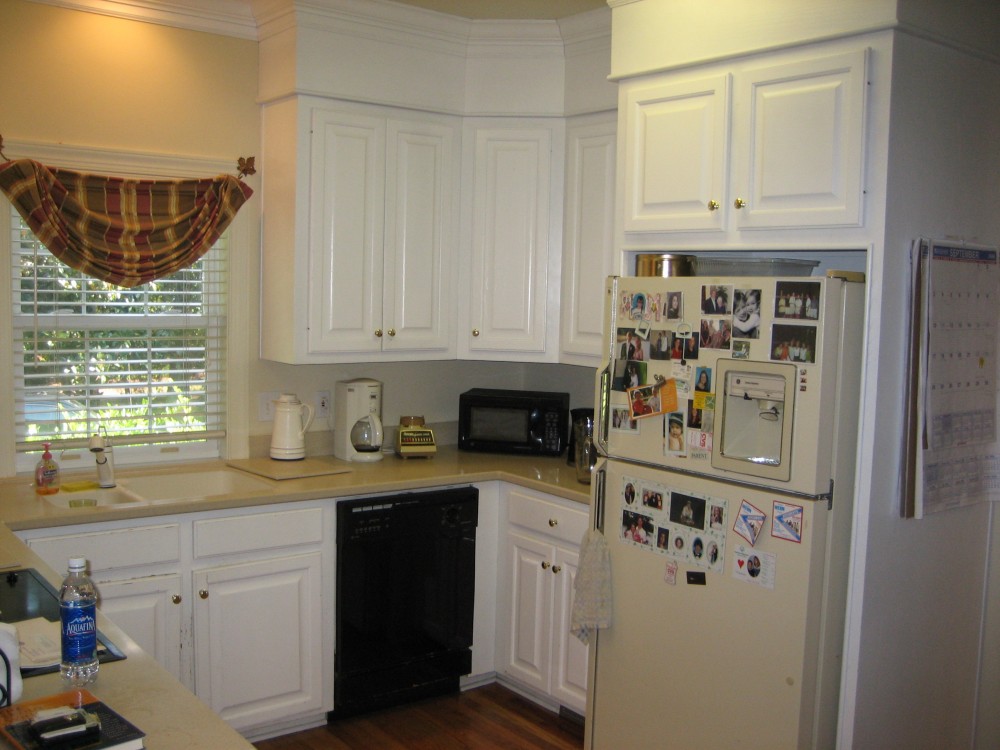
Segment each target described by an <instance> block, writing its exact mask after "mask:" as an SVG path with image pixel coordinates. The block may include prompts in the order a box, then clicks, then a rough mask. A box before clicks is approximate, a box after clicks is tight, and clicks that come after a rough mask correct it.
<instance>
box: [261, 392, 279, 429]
mask: <svg viewBox="0 0 1000 750" xmlns="http://www.w3.org/2000/svg"><path fill="white" fill-rule="evenodd" d="M279 395H280V394H279V393H278V391H265V392H263V393H258V394H257V421H258V422H273V421H274V402H275V401H277V399H278V396H279Z"/></svg>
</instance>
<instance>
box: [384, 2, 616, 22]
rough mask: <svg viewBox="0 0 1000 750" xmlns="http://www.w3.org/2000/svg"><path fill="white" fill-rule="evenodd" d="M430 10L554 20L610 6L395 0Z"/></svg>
mask: <svg viewBox="0 0 1000 750" xmlns="http://www.w3.org/2000/svg"><path fill="white" fill-rule="evenodd" d="M395 2H398V3H403V4H405V5H415V6H417V7H420V8H426V9H427V10H434V11H438V12H439V13H448V14H449V15H452V16H460V17H462V18H472V19H477V20H485V19H495V20H499V19H504V20H513V19H518V20H535V21H539V20H552V19H558V18H565V17H567V16H575V15H576V14H577V13H584V12H585V11H588V10H594V9H596V8H606V7H607V5H608V3H607V0H395Z"/></svg>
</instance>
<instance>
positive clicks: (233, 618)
mask: <svg viewBox="0 0 1000 750" xmlns="http://www.w3.org/2000/svg"><path fill="white" fill-rule="evenodd" d="M324 506H325V507H324ZM332 509H333V506H332V504H329V503H325V504H324V503H322V502H315V503H313V502H310V503H307V504H305V505H304V506H301V507H300V506H299V504H296V505H294V506H291V505H284V506H270V507H269V508H266V509H263V508H252V509H246V510H230V511H209V512H204V513H191V514H183V515H178V516H169V517H162V518H157V519H155V523H146V524H143V523H142V521H120V522H107V523H95V524H83V525H77V526H69V527H61V528H59V529H58V533H55V530H54V529H51V528H48V529H36V530H30V531H21V532H18V536H19V537H21V539H22V540H24V541H25V542H26V543H27V544H28V546H29V547H31V549H32V550H33V551H34V552H35V553H37V554H38V555H39V557H41V558H42V559H43V560H44V561H45V562H46V563H47V564H48V565H49V566H50V567H51V568H53V569H54V570H56V571H62V570H64V569H65V568H66V562H67V560H68V559H69V557H71V556H75V555H83V556H86V557H87V560H88V561H89V565H90V571H91V576H92V577H93V579H94V582H95V584H96V585H97V589H98V595H99V606H100V609H101V612H102V613H104V614H105V615H106V616H107V617H108V618H110V619H111V620H112V621H113V622H114V623H115V624H116V625H118V626H119V627H120V628H121V629H122V630H124V631H125V632H126V633H128V635H129V637H131V638H132V640H134V641H135V642H136V643H137V644H138V645H139V646H140V647H141V648H142V649H143V650H144V651H146V652H147V653H149V654H152V655H153V656H154V657H155V658H156V660H157V661H158V662H159V663H160V664H161V665H162V666H163V667H164V668H166V669H167V670H168V671H169V672H170V673H171V674H173V675H174V676H176V677H177V678H178V679H179V680H180V681H181V682H182V683H183V684H184V685H185V686H186V687H188V688H189V689H191V690H193V691H194V692H195V694H196V695H198V697H199V698H201V699H202V700H203V701H205V702H206V703H207V704H208V705H209V706H211V707H212V709H213V710H215V711H216V712H217V713H218V714H219V715H220V716H222V718H223V719H225V720H226V721H228V722H229V723H230V724H231V725H232V726H233V727H234V728H236V729H238V730H240V731H242V732H244V734H248V735H250V736H252V735H253V733H254V731H255V730H260V729H266V728H269V727H273V726H275V725H287V726H295V723H296V720H297V717H298V719H300V720H306V719H308V720H309V721H310V722H311V723H315V721H316V719H318V718H321V717H322V716H323V715H324V713H325V712H326V711H328V710H330V709H332V708H333V688H332V669H333V636H332V634H333V626H332V620H333V615H332V601H333V597H332V593H331V594H330V595H328V596H323V592H324V586H325V587H326V588H327V589H329V590H330V591H331V592H332V587H333V584H332V581H333V564H332V561H331V559H332V558H330V557H329V556H330V555H332V542H331V543H330V544H326V543H327V542H328V541H331V540H332V535H331V534H330V533H329V530H330V529H332V523H333V522H332V517H333V516H332ZM147 520H150V519H147ZM324 674H329V675H330V679H329V680H327V679H325V678H324Z"/></svg>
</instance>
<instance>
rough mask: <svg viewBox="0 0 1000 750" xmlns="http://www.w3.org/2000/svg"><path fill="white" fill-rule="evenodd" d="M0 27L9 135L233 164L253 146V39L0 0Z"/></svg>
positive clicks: (3, 118)
mask: <svg viewBox="0 0 1000 750" xmlns="http://www.w3.org/2000/svg"><path fill="white" fill-rule="evenodd" d="M0 33H2V35H3V36H2V38H3V44H2V45H0V101H2V102H3V106H2V114H0V133H2V134H3V136H4V137H5V138H6V139H8V140H14V139H18V140H33V141H46V142H55V143H65V144H67V145H75V146H87V147H98V148H101V147H103V148H115V149H124V150H136V151H146V152H153V153H176V154H182V155H186V156H203V157H212V158H218V157H224V158H229V157H231V158H232V159H233V162H234V164H235V160H236V159H237V157H239V156H241V155H248V154H252V153H255V152H256V150H257V149H258V147H259V146H258V144H259V142H260V127H259V117H258V114H257V104H256V94H257V44H256V42H252V41H247V40H241V39H234V38H230V37H223V36H217V35H213V34H204V33H200V32H195V31H186V30H182V29H174V28H169V27H167V26H159V25H153V24H146V23H137V22H134V21H125V20H120V19H117V18H109V17H106V16H101V15H97V14H95V13H84V12H80V11H72V10H62V9H58V8H53V7H50V6H48V5H41V4H38V3H32V2H26V1H25V0H3V2H2V3H0ZM8 156H14V155H13V154H8Z"/></svg>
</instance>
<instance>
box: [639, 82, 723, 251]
mask: <svg viewBox="0 0 1000 750" xmlns="http://www.w3.org/2000/svg"><path fill="white" fill-rule="evenodd" d="M729 101H730V97H729V76H728V75H726V74H720V75H714V76H708V77H705V78H683V77H682V78H675V77H670V78H667V79H665V80H664V79H656V80H655V81H653V82H644V83H635V84H631V85H629V86H627V87H625V88H624V89H623V93H622V101H621V107H622V111H621V118H622V123H623V124H622V129H623V133H622V135H623V137H624V175H623V190H624V193H623V195H624V211H625V215H624V227H625V231H626V232H658V231H660V232H662V231H687V230H721V229H722V228H723V223H724V221H725V214H726V211H725V210H724V207H725V204H726V194H725V180H726V172H727V169H728V166H727V158H728V157H727V153H726V147H727V143H728V137H729V136H728V132H727V127H728V123H729Z"/></svg>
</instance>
